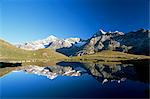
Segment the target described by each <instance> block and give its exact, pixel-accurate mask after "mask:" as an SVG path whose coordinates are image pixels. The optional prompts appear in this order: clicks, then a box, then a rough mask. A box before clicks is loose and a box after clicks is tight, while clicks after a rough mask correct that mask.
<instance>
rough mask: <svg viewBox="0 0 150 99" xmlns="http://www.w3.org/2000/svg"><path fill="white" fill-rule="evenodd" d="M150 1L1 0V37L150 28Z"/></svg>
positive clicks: (30, 37) (34, 37) (65, 35)
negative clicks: (149, 23) (149, 19)
mask: <svg viewBox="0 0 150 99" xmlns="http://www.w3.org/2000/svg"><path fill="white" fill-rule="evenodd" d="M148 3H149V0H0V38H2V39H4V40H7V41H9V42H11V43H18V42H27V41H34V40H38V39H43V38H46V37H48V36H49V35H55V36H57V37H60V38H68V37H80V38H83V39H87V38H89V37H91V36H92V34H93V33H94V32H96V31H97V30H98V29H99V28H101V29H103V30H105V31H109V30H111V31H115V30H118V31H122V32H129V31H133V30H137V29H139V28H145V29H148V28H149V26H148V18H149V16H148Z"/></svg>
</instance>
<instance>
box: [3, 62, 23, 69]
mask: <svg viewBox="0 0 150 99" xmlns="http://www.w3.org/2000/svg"><path fill="white" fill-rule="evenodd" d="M17 66H22V63H6V62H0V68H5V67H17Z"/></svg>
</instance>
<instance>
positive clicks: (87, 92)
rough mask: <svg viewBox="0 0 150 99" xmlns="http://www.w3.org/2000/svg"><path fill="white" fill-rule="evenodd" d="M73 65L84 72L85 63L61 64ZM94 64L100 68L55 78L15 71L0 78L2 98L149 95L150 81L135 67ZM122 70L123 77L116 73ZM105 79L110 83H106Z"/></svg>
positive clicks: (125, 96) (142, 96) (141, 96)
mask: <svg viewBox="0 0 150 99" xmlns="http://www.w3.org/2000/svg"><path fill="white" fill-rule="evenodd" d="M71 64H72V67H73V68H74V69H76V70H82V71H85V68H84V65H83V64H80V63H65V62H64V63H59V65H62V66H63V65H70V66H71ZM92 65H93V64H92ZM86 67H88V66H86ZM90 67H91V65H90ZM94 67H97V68H99V69H97V68H96V69H93V68H92V69H91V68H89V69H87V72H82V75H81V76H75V77H74V76H73V77H71V76H58V77H56V78H55V79H48V78H47V77H46V76H39V75H36V74H29V73H26V72H23V71H18V72H13V71H12V72H10V73H8V74H6V75H4V76H2V77H0V96H1V97H0V98H1V99H29V98H31V99H33V98H36V99H37V98H38V99H43V98H109V97H113V98H116V97H119V98H121V97H124V98H127V97H130V98H132V97H134V98H146V97H147V98H148V90H149V87H150V86H149V83H148V82H146V80H143V79H140V77H141V75H139V73H136V72H137V70H135V67H134V66H130V65H129V66H124V65H123V66H119V65H118V67H117V66H116V67H113V68H114V69H110V68H108V67H107V66H103V65H98V64H97V65H95V64H94ZM102 68H103V69H102ZM116 68H117V69H116ZM96 70H97V71H98V72H97V71H96ZM110 70H111V71H110ZM120 73H121V75H122V76H117V75H118V74H119V75H120ZM127 73H128V74H127ZM100 74H102V75H103V76H101V75H100ZM125 74H127V75H125ZM137 75H139V76H138V77H137ZM132 76H133V77H132ZM134 76H136V77H135V78H134ZM142 76H143V75H142ZM106 78H107V82H105V83H104V82H103V81H104V79H106ZM119 78H126V79H124V80H120V79H119Z"/></svg>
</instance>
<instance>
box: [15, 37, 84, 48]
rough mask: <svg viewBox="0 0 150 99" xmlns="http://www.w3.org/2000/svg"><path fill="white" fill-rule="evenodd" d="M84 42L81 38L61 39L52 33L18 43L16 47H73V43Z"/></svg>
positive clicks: (80, 44)
mask: <svg viewBox="0 0 150 99" xmlns="http://www.w3.org/2000/svg"><path fill="white" fill-rule="evenodd" d="M83 44H84V42H82V41H81V39H80V38H67V39H60V38H57V37H55V36H53V35H51V36H49V37H47V38H46V39H42V40H37V41H33V42H28V43H24V44H17V45H16V47H18V48H21V49H25V50H38V49H42V48H50V49H54V50H56V49H59V48H64V47H71V46H73V45H75V46H82V45H83Z"/></svg>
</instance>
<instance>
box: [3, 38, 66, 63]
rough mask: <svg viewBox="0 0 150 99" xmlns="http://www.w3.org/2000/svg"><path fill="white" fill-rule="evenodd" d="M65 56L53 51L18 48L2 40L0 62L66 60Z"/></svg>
mask: <svg viewBox="0 0 150 99" xmlns="http://www.w3.org/2000/svg"><path fill="white" fill-rule="evenodd" d="M65 58H67V57H66V56H65V55H63V54H60V53H57V52H55V51H53V50H51V49H39V50H35V51H29V50H23V49H20V48H16V47H15V46H13V45H11V44H10V43H8V42H6V41H4V40H0V60H1V61H7V60H9V61H11V60H12V61H31V60H32V61H39V60H57V59H65Z"/></svg>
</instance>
